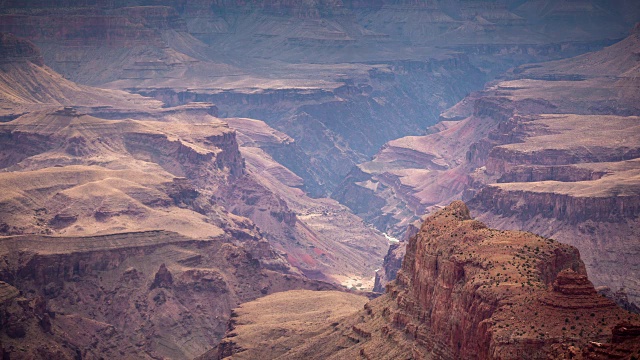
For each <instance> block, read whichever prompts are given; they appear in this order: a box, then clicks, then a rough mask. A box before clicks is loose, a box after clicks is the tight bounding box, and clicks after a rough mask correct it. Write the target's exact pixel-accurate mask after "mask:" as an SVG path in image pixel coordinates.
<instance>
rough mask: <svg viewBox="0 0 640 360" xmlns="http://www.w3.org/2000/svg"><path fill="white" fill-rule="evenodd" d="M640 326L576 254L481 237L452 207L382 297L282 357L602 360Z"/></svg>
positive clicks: (545, 242) (422, 234)
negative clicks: (599, 288) (574, 359)
mask: <svg viewBox="0 0 640 360" xmlns="http://www.w3.org/2000/svg"><path fill="white" fill-rule="evenodd" d="M262 310H264V311H269V308H268V307H267V308H263V309H262ZM639 322H640V316H639V315H637V314H632V313H629V312H627V311H625V310H623V309H621V308H619V307H617V305H615V304H614V303H613V302H612V301H611V300H609V299H607V298H605V297H603V296H602V295H600V294H598V293H596V291H595V289H594V287H593V285H592V284H591V282H590V281H589V280H588V278H587V276H586V271H585V266H584V264H583V263H582V261H581V260H580V257H579V254H578V251H577V249H576V248H574V247H571V246H568V245H563V244H560V243H558V242H556V241H554V240H551V239H547V238H543V237H540V236H537V235H533V234H531V233H524V232H516V231H500V230H493V229H489V228H487V227H486V226H485V225H484V224H483V223H481V222H479V221H476V220H472V219H471V217H470V215H469V209H468V208H467V207H466V206H465V205H464V203H462V202H459V201H458V202H454V203H452V204H451V205H450V206H448V207H446V208H444V209H443V210H441V211H438V212H436V213H435V214H433V215H431V216H429V217H428V218H427V220H426V221H425V222H424V223H423V224H422V226H421V228H420V231H419V232H418V233H417V234H416V236H414V237H412V238H411V240H410V241H409V243H408V245H407V254H406V256H405V259H404V261H403V264H402V269H401V270H400V271H399V273H398V277H397V279H396V281H395V282H392V283H390V284H389V285H387V292H386V294H384V295H383V296H381V297H380V298H378V299H375V300H372V301H371V302H369V303H368V304H366V305H365V306H364V310H361V311H360V312H358V313H356V314H354V315H351V316H349V317H347V318H346V319H344V320H342V321H339V322H337V323H334V324H331V325H328V326H327V327H326V328H325V329H324V330H321V333H320V334H319V335H316V336H314V337H312V338H311V339H308V340H306V341H305V342H304V343H298V344H294V345H296V346H293V347H292V349H291V350H290V351H288V352H287V353H286V354H285V355H282V356H281V358H283V359H295V358H310V359H321V358H323V359H339V358H358V357H360V358H366V359H393V358H415V359H430V358H434V359H475V358H481V359H522V358H527V359H547V358H550V357H553V358H563V357H564V356H566V357H567V358H569V357H570V356H571V355H570V354H571V353H573V354H574V355H573V356H578V355H579V356H584V357H585V358H591V357H593V358H604V359H606V358H609V357H608V356H609V355H606V351H600V350H598V349H607V350H611V352H610V355H611V356H612V357H615V356H616V355H615V354H616V351H617V350H615V351H614V349H618V348H623V347H626V348H625V349H626V350H624V351H623V352H622V353H625V354H627V356H630V354H635V353H636V352H638V351H640V348H638V338H637V335H632V334H634V331H635V330H633V329H635V326H637V324H638V323H639ZM623 324H624V325H623ZM634 324H635V325H634ZM623 327H624V328H625V329H627V330H626V336H628V337H627V338H626V340H625V345H624V346H622V345H616V344H620V343H622V342H621V341H620V340H618V339H619V337H618V335H617V332H618V330H617V329H619V328H623ZM235 331H237V332H238V333H239V335H240V336H242V335H244V334H243V333H242V332H241V330H239V329H236V330H235ZM634 336H635V337H634ZM616 346H618V348H616ZM597 347H599V348H598V349H595V348H597ZM594 349H595V350H594ZM618 354H619V353H618ZM238 355H240V356H241V355H242V352H240V353H238Z"/></svg>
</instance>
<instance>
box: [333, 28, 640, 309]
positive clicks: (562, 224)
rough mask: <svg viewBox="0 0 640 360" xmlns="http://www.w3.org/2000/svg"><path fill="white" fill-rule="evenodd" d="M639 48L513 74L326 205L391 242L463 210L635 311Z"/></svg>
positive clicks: (626, 43) (396, 150)
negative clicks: (571, 268) (566, 248)
mask: <svg viewBox="0 0 640 360" xmlns="http://www.w3.org/2000/svg"><path fill="white" fill-rule="evenodd" d="M638 44H640V42H639V38H638V33H637V32H634V33H633V34H632V35H630V36H629V37H628V38H626V39H625V40H623V41H621V42H619V43H617V44H615V45H612V46H610V47H607V48H605V49H603V50H601V51H598V52H593V53H589V54H585V55H581V56H579V57H576V58H572V59H566V60H560V61H557V62H549V63H545V64H537V65H525V66H522V67H520V68H516V69H514V70H513V71H512V72H511V73H510V74H509V75H508V76H509V78H508V79H505V80H503V81H500V82H496V83H493V84H490V85H489V86H487V88H486V89H485V90H483V91H481V92H478V93H474V94H472V95H470V96H469V97H468V98H467V99H465V100H463V101H462V102H460V103H459V104H457V105H456V106H454V107H453V108H451V109H450V110H448V111H447V112H445V113H443V115H442V117H443V119H444V120H445V121H443V122H442V123H441V124H439V125H438V126H437V127H434V128H432V129H431V131H430V132H431V134H429V135H426V136H413V137H405V138H401V139H397V140H394V141H391V142H389V143H388V144H387V145H385V146H384V147H383V148H382V150H381V151H380V152H379V153H378V154H377V155H376V156H375V157H374V158H373V160H372V161H370V162H366V163H363V164H360V165H358V167H357V168H354V169H353V170H352V172H351V174H350V175H349V177H348V178H347V179H345V181H344V182H343V184H342V185H341V186H340V187H339V190H338V191H337V192H336V193H335V194H334V196H335V197H336V198H337V199H338V200H339V201H341V202H343V203H344V204H346V205H348V206H350V207H351V208H352V209H353V210H354V212H356V213H357V214H360V215H361V216H363V217H364V218H365V219H368V220H369V221H371V222H373V223H374V224H376V226H378V227H379V228H381V229H385V230H386V231H387V232H390V233H392V234H401V233H402V231H404V229H405V228H406V226H407V225H408V224H410V223H411V222H412V221H414V220H415V219H417V218H419V216H420V215H421V214H423V213H424V212H428V211H435V210H437V209H438V208H439V207H441V206H444V204H446V203H447V202H449V201H451V200H453V199H456V198H458V199H460V198H462V199H466V200H469V205H470V207H471V209H472V211H473V212H474V213H475V214H477V216H478V217H479V219H481V220H483V221H487V222H488V223H489V224H490V225H491V226H494V227H498V228H503V229H525V230H529V231H533V232H536V233H539V234H542V235H544V236H549V237H554V238H556V239H558V240H559V241H562V242H565V243H569V244H572V245H574V246H576V247H577V248H578V249H580V252H581V254H582V258H583V260H584V261H585V264H586V265H587V271H588V272H589V276H590V278H591V279H592V281H594V283H595V284H596V285H597V286H609V287H611V288H613V289H614V291H617V290H618V289H620V288H624V289H625V291H627V292H628V293H629V297H630V299H631V301H632V302H637V301H638V300H637V299H638V298H637V295H636V294H637V289H638V284H637V280H636V279H637V276H636V273H637V269H636V265H637V264H636V262H635V260H633V259H634V258H635V257H636V255H637V248H638V243H637V230H636V229H637V226H638V224H637V223H638V215H639V214H638V210H637V206H636V203H637V195H638V191H637V187H638V185H637V174H636V173H637V168H636V167H637V166H636V165H637V163H638V162H637V157H638V149H637V144H638V139H637V136H638V114H639V110H638V108H637V105H636V104H637V92H635V91H633V90H632V89H637V88H638V82H637V77H636V76H635V75H634V74H635V73H637V66H638V60H637V58H635V57H634V55H632V54H634V53H635V52H637V51H638ZM447 119H449V120H447ZM461 119H462V120H461ZM612 239H615V241H612ZM605 253H606V254H607V255H606V256H605V255H604V254H605ZM627 254H630V255H629V256H627ZM620 263H624V264H625V266H623V267H622V268H624V269H625V270H624V271H619V270H620V269H621V267H620V266H619V264H620ZM388 270H389V271H390V272H393V271H394V270H393V269H388Z"/></svg>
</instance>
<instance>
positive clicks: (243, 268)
mask: <svg viewBox="0 0 640 360" xmlns="http://www.w3.org/2000/svg"><path fill="white" fill-rule="evenodd" d="M258 242H260V241H259V239H257V238H252V237H250V236H247V238H245V239H233V238H231V237H224V238H218V239H215V240H214V239H191V238H187V237H184V236H181V235H178V234H175V233H169V232H142V233H130V234H119V235H108V236H96V237H91V238H60V237H58V238H51V237H38V236H25V237H10V238H5V239H2V241H0V258H1V259H2V264H3V265H2V266H1V268H0V279H2V280H4V281H10V282H12V283H15V284H19V288H20V291H21V294H25V295H22V296H25V298H22V299H21V298H20V297H19V296H20V293H19V292H18V290H16V289H15V288H12V287H10V286H9V285H6V286H0V292H1V294H0V297H2V299H4V301H5V303H6V302H7V301H8V302H9V303H11V302H12V301H13V302H16V301H17V302H18V303H19V304H20V303H21V302H22V303H23V305H22V308H23V309H24V310H20V312H17V313H15V311H17V310H16V309H17V308H16V309H14V308H11V309H14V310H11V311H8V310H7V311H6V312H0V314H3V315H2V316H4V314H7V315H6V316H7V317H6V319H5V318H2V319H0V320H1V321H2V324H3V329H6V330H7V331H6V336H5V335H1V336H0V341H1V342H2V344H3V346H4V348H5V350H6V351H8V352H10V353H11V354H12V355H11V356H12V357H13V356H14V355H15V354H16V353H17V352H19V351H20V348H21V345H20V342H22V344H30V346H33V348H34V349H38V348H42V347H48V348H49V349H58V348H63V349H67V350H68V349H71V351H72V353H73V352H74V351H76V349H77V352H78V354H80V356H82V357H83V358H84V357H89V358H90V357H93V356H96V354H111V355H110V356H112V357H113V358H124V357H128V356H134V357H136V358H149V357H161V356H164V357H171V358H193V357H195V356H197V355H200V354H202V353H204V352H206V351H207V350H209V349H211V348H212V347H214V346H215V345H217V342H218V341H219V339H220V338H221V336H222V334H223V333H224V331H225V325H226V322H227V320H228V319H229V316H230V313H231V311H230V310H231V309H232V308H234V307H235V306H237V305H238V304H239V303H241V302H245V301H250V300H253V299H256V298H257V297H260V296H264V295H265V294H270V293H273V292H278V291H283V290H288V289H297V288H307V289H314V290H317V289H333V288H334V287H333V286H332V285H329V284H326V283H320V282H316V281H311V280H308V279H306V278H304V277H302V276H300V275H298V274H297V273H296V271H295V270H294V269H292V268H291V267H290V266H288V265H287V263H286V261H285V260H284V259H282V257H281V256H280V255H278V254H277V253H276V252H275V251H274V250H273V249H272V248H271V247H269V245H268V243H266V242H264V241H262V244H260V245H258V244H256V243H258ZM265 245H266V246H267V248H266V249H265V248H264V246H265ZM258 248H261V250H260V251H258ZM278 262H279V263H280V265H281V266H280V267H279V268H278V269H277V271H274V270H271V269H276V268H277V267H276V266H275V265H276V263H278ZM263 264H264V265H263ZM0 285H1V284H0ZM28 304H31V305H28ZM27 305H28V306H27ZM18 308H20V307H18ZM22 308H21V309H22ZM32 323H33V324H35V325H33V326H32V325H31V324H32ZM6 324H13V325H6ZM5 325H6V326H5ZM14 325H15V326H14ZM36 325H37V327H36ZM39 334H41V335H39ZM78 334H81V335H78ZM180 334H189V336H188V339H189V341H187V342H184V341H182V340H181V339H185V338H186V337H182V335H180ZM13 339H15V340H13ZM63 344H67V345H66V347H65V346H63ZM166 344H171V346H170V347H167V346H166ZM43 354H45V353H42V354H38V353H34V355H33V356H32V357H31V358H34V359H45V358H48V357H47V355H43Z"/></svg>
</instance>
